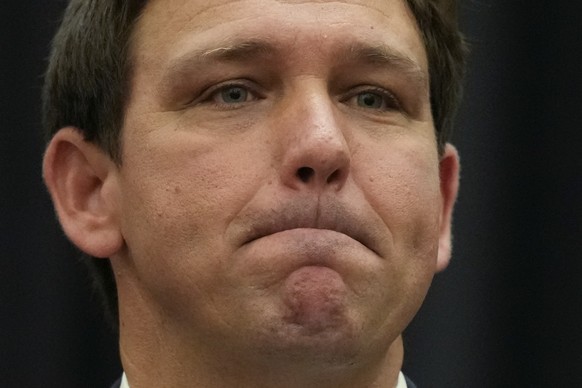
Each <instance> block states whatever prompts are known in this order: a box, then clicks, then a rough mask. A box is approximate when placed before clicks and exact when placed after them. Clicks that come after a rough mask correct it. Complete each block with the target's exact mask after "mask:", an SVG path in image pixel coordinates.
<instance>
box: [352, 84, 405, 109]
mask: <svg viewBox="0 0 582 388" xmlns="http://www.w3.org/2000/svg"><path fill="white" fill-rule="evenodd" d="M359 89H360V91H356V92H355V93H354V94H352V95H351V97H349V99H348V100H347V102H348V103H349V104H351V105H353V106H356V107H358V108H362V109H369V110H375V111H380V112H381V111H400V110H401V108H402V107H401V105H400V102H399V101H398V99H397V98H396V97H395V96H394V94H392V93H391V92H390V91H388V90H386V89H383V88H377V87H365V88H359ZM362 89H363V90H362Z"/></svg>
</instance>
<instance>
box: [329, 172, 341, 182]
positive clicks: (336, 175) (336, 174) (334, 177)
mask: <svg viewBox="0 0 582 388" xmlns="http://www.w3.org/2000/svg"><path fill="white" fill-rule="evenodd" d="M339 177H340V170H335V171H334V172H332V173H331V175H330V176H329V177H327V183H332V182H333V181H335V180H337V179H339Z"/></svg>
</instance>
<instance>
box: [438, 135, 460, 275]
mask: <svg viewBox="0 0 582 388" xmlns="http://www.w3.org/2000/svg"><path fill="white" fill-rule="evenodd" d="M439 170H440V186H441V199H442V209H441V218H440V234H439V250H438V257H437V266H436V270H437V272H440V271H442V270H444V269H445V268H446V267H447V265H448V264H449V261H450V258H451V252H452V231H451V229H452V221H453V220H452V218H453V208H454V205H455V201H456V199H457V193H458V192H459V171H460V161H459V154H458V152H457V150H456V149H455V147H454V146H452V145H451V144H446V145H445V150H444V153H443V156H442V157H441V160H440V164H439Z"/></svg>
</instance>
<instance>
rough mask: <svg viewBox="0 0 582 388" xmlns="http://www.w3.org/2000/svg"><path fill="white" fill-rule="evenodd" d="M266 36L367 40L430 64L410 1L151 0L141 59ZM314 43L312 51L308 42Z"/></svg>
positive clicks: (329, 46)
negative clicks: (408, 3)
mask: <svg viewBox="0 0 582 388" xmlns="http://www.w3.org/2000/svg"><path fill="white" fill-rule="evenodd" d="M257 39H259V40H262V41H266V42H271V43H272V45H273V46H274V47H280V48H281V50H283V51H286V52H287V53H289V52H290V51H293V50H294V49H297V50H298V52H297V54H300V55H301V56H306V55H309V54H310V53H315V54H318V53H325V51H326V50H327V51H328V54H329V53H330V52H331V54H333V50H334V49H337V46H341V45H344V46H350V45H353V44H354V43H355V42H358V43H359V42H362V41H365V42H368V43H369V45H370V46H385V47H387V48H389V49H390V51H391V52H399V53H402V55H403V56H404V57H407V58H411V59H412V60H413V61H414V62H416V63H417V65H418V67H419V68H421V69H423V70H425V71H426V69H427V59H426V53H425V50H424V45H423V44H422V39H421V37H420V33H419V30H418V28H417V25H416V22H415V19H414V16H413V15H412V13H411V11H410V10H409V9H408V7H407V6H406V4H405V2H404V0H372V1H279V0H214V1H201V0H150V1H148V4H147V6H146V8H145V10H144V12H143V14H142V17H141V18H140V19H139V21H138V23H137V26H136V29H135V30H134V36H133V42H132V43H133V54H134V56H137V57H138V59H140V60H139V61H138V63H141V64H144V63H145V64H147V65H150V66H160V65H161V66H164V64H168V63H170V62H172V59H175V58H177V57H180V56H183V55H186V54H188V53H189V52H194V51H196V52H203V51H204V50H206V51H212V50H213V49H220V48H221V47H226V46H230V45H231V44H232V42H233V41H245V40H246V41H253V40H257ZM306 48H308V50H307V51H305V49H306Z"/></svg>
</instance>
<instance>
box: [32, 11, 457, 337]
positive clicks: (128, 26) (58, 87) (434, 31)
mask: <svg viewBox="0 0 582 388" xmlns="http://www.w3.org/2000/svg"><path fill="white" fill-rule="evenodd" d="M406 1H407V4H408V6H409V8H410V10H411V11H412V13H413V15H414V17H415V18H416V21H417V24H418V28H419V30H420V32H421V34H422V37H423V40H424V44H425V49H426V52H427V55H428V62H429V75H430V99H431V109H432V114H433V119H434V123H435V129H436V134H437V139H438V146H439V151H442V149H443V147H444V144H445V143H446V142H447V141H448V139H449V137H450V134H451V129H452V124H453V119H454V116H455V111H456V109H457V106H458V104H459V102H460V97H461V91H462V79H463V75H464V67H465V66H464V65H465V45H464V42H463V38H462V35H461V34H460V32H459V30H458V26H457V20H456V19H457V17H456V12H455V10H456V1H455V0H406ZM146 3H147V0H71V1H70V3H69V5H68V7H67V9H66V11H65V14H64V17H63V21H62V23H61V26H60V28H59V30H58V32H57V34H56V35H55V37H54V40H53V43H52V51H51V55H50V58H49V64H48V69H47V72H46V76H45V84H44V89H43V123H44V127H45V131H46V132H45V133H46V139H47V141H49V140H50V138H51V137H52V136H53V135H54V134H55V133H56V132H57V131H58V130H59V129H61V128H63V127H67V126H72V127H75V128H77V129H79V130H80V131H81V132H82V133H83V136H84V138H85V140H86V141H89V142H93V143H95V144H97V145H99V146H100V147H101V148H102V149H103V150H104V151H105V152H106V153H107V154H108V155H109V156H110V157H111V158H112V160H113V161H115V162H116V163H118V164H121V152H120V148H121V146H120V141H121V140H120V133H121V127H122V123H123V115H124V109H125V102H126V100H127V97H128V94H129V92H130V90H129V89H130V86H129V83H130V80H131V70H132V55H131V36H132V31H133V29H134V26H135V23H136V22H137V20H138V18H139V16H140V14H141V12H142V11H143V9H144V6H145V4H146ZM85 262H86V263H87V264H88V266H89V269H90V272H91V273H92V275H93V278H94V279H95V284H96V289H97V290H98V291H99V293H100V294H102V296H103V301H104V305H105V309H106V311H107V312H109V313H110V314H108V315H109V316H110V318H112V323H113V325H114V326H116V324H117V315H118V311H117V308H118V306H117V290H116V286H115V279H114V277H113V272H112V270H111V265H110V262H109V260H100V259H94V258H91V257H86V259H85Z"/></svg>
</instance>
